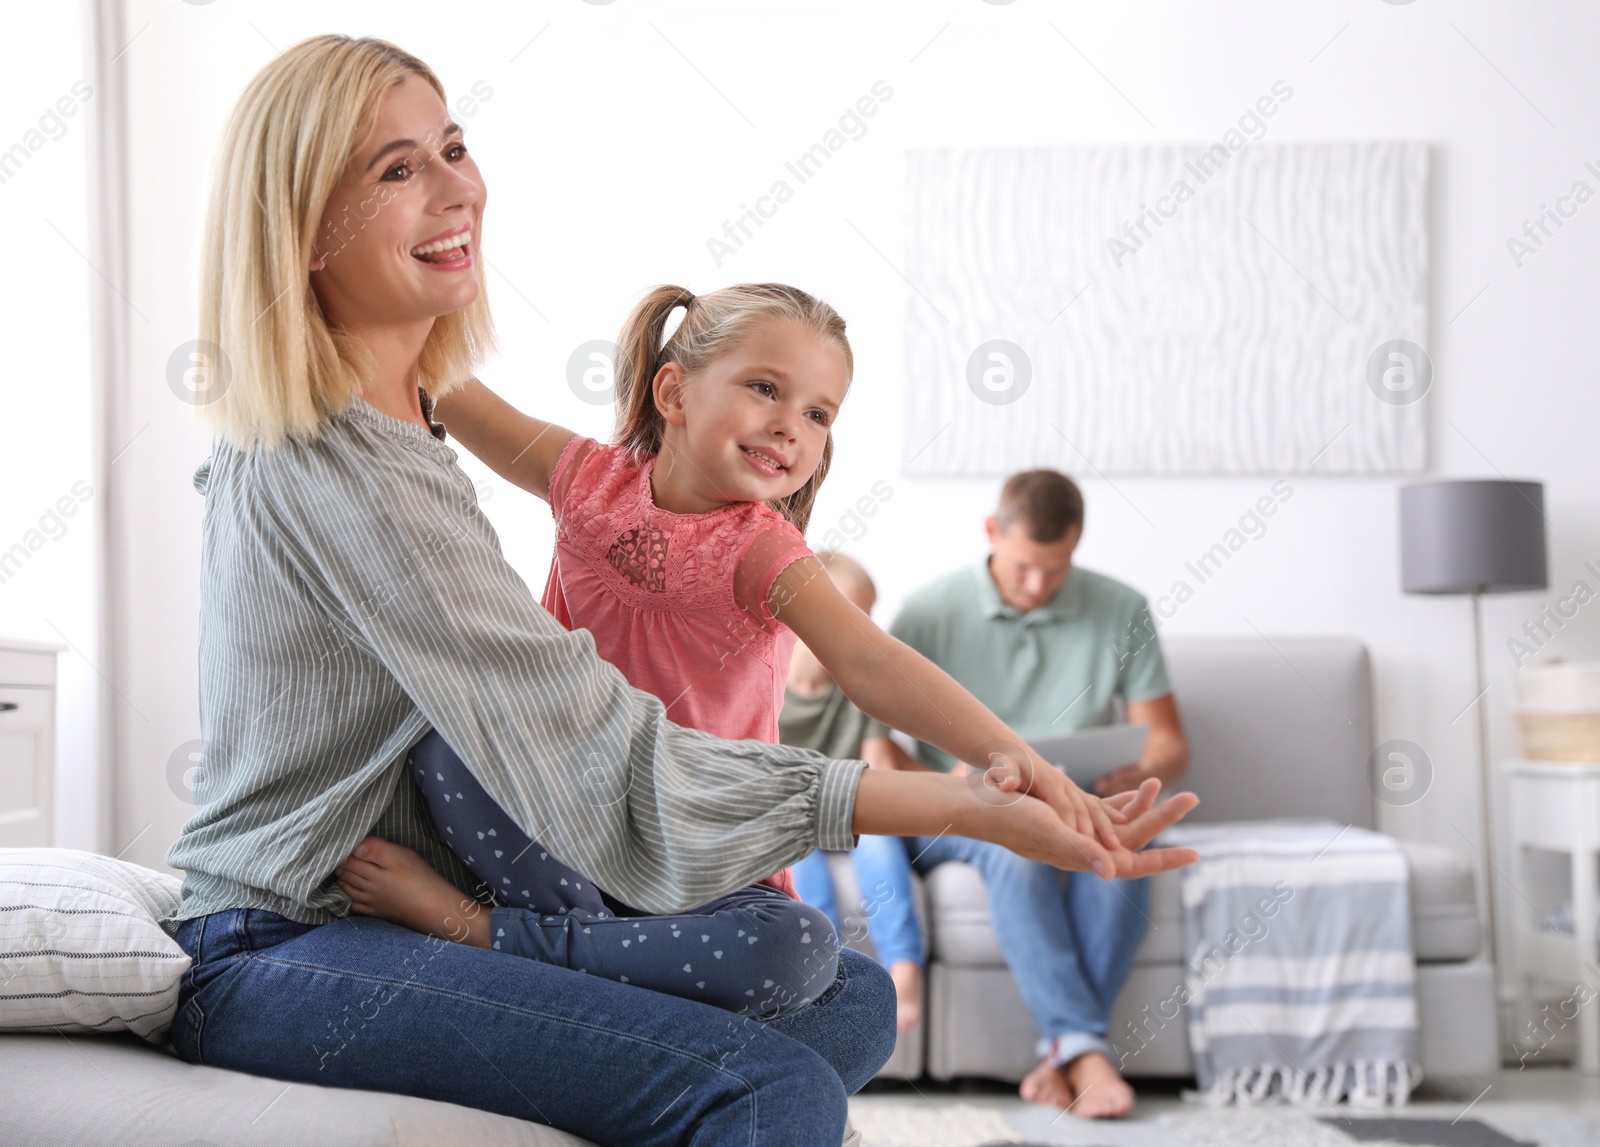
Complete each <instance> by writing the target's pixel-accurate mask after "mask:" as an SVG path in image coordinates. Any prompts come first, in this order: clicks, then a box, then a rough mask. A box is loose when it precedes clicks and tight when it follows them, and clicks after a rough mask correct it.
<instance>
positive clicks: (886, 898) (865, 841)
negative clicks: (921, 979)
mask: <svg viewBox="0 0 1600 1147" xmlns="http://www.w3.org/2000/svg"><path fill="white" fill-rule="evenodd" d="M850 860H851V862H852V863H853V864H854V865H855V870H856V883H857V884H858V885H859V886H860V890H861V895H862V898H863V899H864V900H865V901H866V903H865V904H864V905H860V906H856V911H858V912H859V913H860V914H861V916H862V918H863V919H865V920H866V921H867V935H868V936H869V937H870V938H871V940H872V946H873V948H874V949H875V950H876V951H877V953H878V962H879V963H881V964H882V965H883V966H884V967H885V968H890V967H893V966H894V965H895V964H898V963H901V962H902V961H907V960H909V961H910V962H912V963H914V964H916V965H917V966H918V967H919V968H920V967H921V966H922V964H923V959H922V926H921V925H920V924H918V923H917V913H916V908H915V906H914V904H913V900H912V892H911V861H910V859H909V858H908V857H907V856H906V846H905V844H904V842H903V841H902V840H901V839H900V838H899V837H898V836H863V837H861V838H860V840H859V842H858V843H857V845H856V848H855V851H853V852H852V853H851V854H850ZM793 872H794V890H795V891H796V892H798V893H799V894H800V899H801V900H804V901H805V902H806V903H807V904H810V905H812V906H813V907H816V908H820V909H822V911H823V912H825V913H827V915H828V919H829V921H831V922H832V924H833V927H834V930H835V931H837V932H838V933H839V935H841V936H843V935H844V925H843V924H842V923H841V922H840V917H839V894H838V891H837V890H836V889H835V888H834V886H833V873H832V872H830V871H829V870H828V856H827V853H825V852H823V851H822V850H821V849H818V850H817V851H816V852H813V853H812V854H811V855H810V856H807V857H805V858H804V859H802V860H799V861H796V862H795V865H794V868H793Z"/></svg>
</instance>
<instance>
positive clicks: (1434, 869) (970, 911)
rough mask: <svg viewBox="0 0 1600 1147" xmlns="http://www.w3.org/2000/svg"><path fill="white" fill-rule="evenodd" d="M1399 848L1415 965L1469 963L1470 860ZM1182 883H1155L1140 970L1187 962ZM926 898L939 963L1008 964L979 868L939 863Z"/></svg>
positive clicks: (1472, 924) (1430, 849)
mask: <svg viewBox="0 0 1600 1147" xmlns="http://www.w3.org/2000/svg"><path fill="white" fill-rule="evenodd" d="M1399 844H1400V848H1401V851H1402V852H1404V853H1405V855H1406V861H1407V864H1408V866H1409V868H1410V872H1411V879H1410V886H1411V928H1412V936H1413V938H1414V943H1415V947H1416V953H1417V960H1418V962H1420V963H1430V962H1438V961H1454V960H1470V959H1471V958H1472V957H1473V956H1475V955H1477V953H1478V949H1479V947H1480V946H1481V945H1482V943H1483V931H1482V927H1481V925H1480V924H1479V921H1478V905H1477V900H1476V897H1475V895H1474V891H1473V877H1472V867H1471V865H1470V864H1469V863H1468V862H1467V858H1466V857H1465V856H1464V855H1462V854H1461V853H1459V852H1456V851H1455V850H1454V849H1451V848H1445V847H1443V846H1441V845H1437V844H1424V843H1421V842H1418V841H1411V840H1402V841H1400V842H1399ZM1181 879H1182V876H1181V873H1180V872H1163V873H1161V874H1160V875H1158V876H1154V877H1151V881H1152V883H1151V886H1150V908H1149V914H1150V926H1149V927H1148V928H1146V930H1145V936H1144V941H1143V942H1142V943H1141V944H1140V945H1139V950H1138V951H1137V952H1136V953H1135V954H1134V958H1133V962H1134V964H1135V965H1140V964H1181V963H1182V962H1183V957H1182V950H1183V935H1182V932H1183V908H1182V905H1181V903H1180V901H1179V898H1178V890H1179V882H1180V880H1181ZM927 891H928V901H929V907H930V911H931V915H932V921H933V927H932V936H931V941H932V947H933V955H934V958H935V959H938V960H943V961H945V962H947V963H950V964H958V965H964V966H966V967H974V968H984V967H993V966H997V965H1003V964H1004V963H1005V959H1004V957H1002V956H1001V955H1000V945H999V943H998V941H996V939H995V935H994V928H993V927H992V926H991V925H990V922H989V899H988V896H987V894H986V892H985V890H984V886H983V877H982V876H981V875H979V873H978V870H977V869H976V868H974V867H972V866H971V865H970V864H961V863H959V862H951V863H948V864H941V865H939V867H937V868H935V869H934V870H933V871H932V872H931V873H929V874H928V878H927Z"/></svg>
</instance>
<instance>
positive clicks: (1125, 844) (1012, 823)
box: [957, 780, 1200, 880]
mask: <svg viewBox="0 0 1600 1147" xmlns="http://www.w3.org/2000/svg"><path fill="white" fill-rule="evenodd" d="M1160 788H1161V784H1160V782H1159V781H1155V780H1151V781H1147V782H1146V783H1145V784H1144V785H1143V786H1141V787H1140V788H1139V790H1137V791H1136V792H1130V793H1124V794H1121V795H1119V796H1118V797H1116V798H1114V799H1115V800H1117V801H1119V802H1120V804H1119V805H1118V811H1119V812H1120V813H1122V814H1124V815H1126V816H1127V817H1128V820H1127V823H1125V824H1122V825H1119V826H1118V827H1117V836H1118V838H1119V839H1118V843H1117V844H1116V846H1115V847H1112V848H1105V847H1103V846H1102V845H1100V843H1099V842H1098V841H1096V840H1095V839H1094V838H1092V837H1087V836H1084V835H1083V834H1081V833H1079V832H1077V831H1076V830H1075V829H1073V828H1071V827H1070V826H1068V825H1067V824H1066V823H1065V822H1064V821H1063V819H1062V818H1061V817H1060V816H1059V815H1058V814H1057V813H1056V810H1055V809H1054V808H1053V807H1052V806H1050V805H1047V804H1046V803H1045V802H1044V801H1041V800H1035V799H1032V798H1029V797H1024V798H1022V799H1020V800H1018V801H1016V802H1015V803H1013V804H1006V805H998V806H994V805H988V806H984V807H982V808H981V811H979V812H977V813H976V815H975V816H974V818H973V819H974V822H975V823H974V824H972V825H971V826H968V827H966V828H964V829H963V828H958V829H957V831H963V832H964V834H965V835H967V836H972V837H976V838H978V839H982V840H989V841H992V842H993V843H995V844H999V845H1002V846H1003V847H1005V848H1009V849H1010V850H1011V851H1012V852H1015V853H1017V854H1018V855H1019V856H1026V857H1027V858H1028V859H1030V860H1038V861H1042V862H1043V863H1045V864H1049V865H1053V866H1054V867H1056V868H1063V869H1067V870H1069V871H1078V872H1089V871H1092V872H1096V873H1098V874H1099V875H1101V876H1103V877H1105V878H1106V879H1108V880H1109V879H1112V878H1114V877H1119V878H1122V879H1131V878H1134V877H1139V876H1149V875H1151V874H1152V873H1156V872H1165V871H1166V870H1167V869H1170V868H1180V867H1182V866H1183V865H1185V864H1193V863H1194V862H1195V861H1196V860H1198V859H1199V854H1198V853H1197V852H1195V851H1194V849H1192V848H1145V847H1144V846H1145V845H1146V844H1148V843H1149V842H1150V841H1151V840H1153V839H1154V838H1155V837H1156V836H1157V835H1159V834H1160V833H1161V832H1162V831H1163V830H1165V829H1167V828H1168V827H1170V826H1171V825H1172V824H1174V823H1175V822H1177V821H1178V820H1180V819H1182V818H1183V817H1184V816H1185V815H1187V814H1188V812H1189V810H1190V809H1192V808H1194V806H1195V805H1197V804H1198V803H1199V802H1200V798H1199V797H1197V796H1195V795H1194V794H1193V793H1179V794H1178V795H1177V796H1175V797H1172V798H1171V799H1169V800H1167V801H1165V802H1163V803H1162V804H1160V805H1157V804H1155V797H1156V794H1157V793H1158V792H1159V791H1160Z"/></svg>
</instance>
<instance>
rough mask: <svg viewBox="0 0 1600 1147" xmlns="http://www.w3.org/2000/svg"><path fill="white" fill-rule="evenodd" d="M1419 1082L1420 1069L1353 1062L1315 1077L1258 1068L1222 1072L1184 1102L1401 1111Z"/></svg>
mask: <svg viewBox="0 0 1600 1147" xmlns="http://www.w3.org/2000/svg"><path fill="white" fill-rule="evenodd" d="M1421 1082H1422V1065H1421V1064H1418V1063H1395V1062H1392V1061H1388V1060H1366V1059H1358V1060H1355V1061H1353V1062H1350V1063H1336V1064H1331V1065H1329V1066H1327V1067H1319V1068H1317V1069H1315V1070H1314V1071H1301V1070H1300V1069H1299V1068H1295V1067H1284V1066H1281V1065H1278V1066H1271V1065H1262V1066H1260V1067H1250V1068H1231V1069H1229V1070H1227V1071H1224V1072H1221V1073H1220V1074H1219V1075H1218V1076H1217V1077H1216V1078H1215V1079H1213V1080H1212V1081H1211V1086H1210V1087H1207V1088H1205V1089H1204V1090H1203V1091H1185V1092H1184V1093H1183V1098H1184V1099H1186V1100H1188V1101H1189V1102H1191V1103H1200V1104H1204V1105H1205V1106H1207V1107H1224V1106H1227V1105H1229V1104H1236V1105H1238V1106H1240V1107H1257V1106H1260V1105H1261V1104H1264V1103H1273V1102H1278V1101H1282V1102H1286V1103H1290V1104H1292V1105H1294V1106H1295V1107H1326V1106H1330V1105H1332V1104H1336V1103H1338V1102H1339V1101H1340V1100H1341V1099H1342V1100H1345V1101H1346V1102H1348V1103H1349V1104H1350V1106H1351V1107H1400V1106H1403V1105H1404V1104H1405V1102H1406V1100H1407V1099H1408V1098H1409V1097H1410V1095H1411V1092H1412V1090H1413V1089H1414V1088H1415V1087H1416V1086H1417V1084H1419V1083H1421Z"/></svg>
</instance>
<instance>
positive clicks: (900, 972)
mask: <svg viewBox="0 0 1600 1147" xmlns="http://www.w3.org/2000/svg"><path fill="white" fill-rule="evenodd" d="M889 978H890V979H891V980H893V981H894V999H895V1018H894V1027H895V1030H896V1031H902V1032H904V1031H910V1030H911V1029H912V1028H914V1027H916V1026H917V1024H918V1023H919V1022H921V1020H922V968H921V966H920V965H918V964H917V962H916V961H915V960H896V961H895V962H894V963H893V964H890V965H889Z"/></svg>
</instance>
